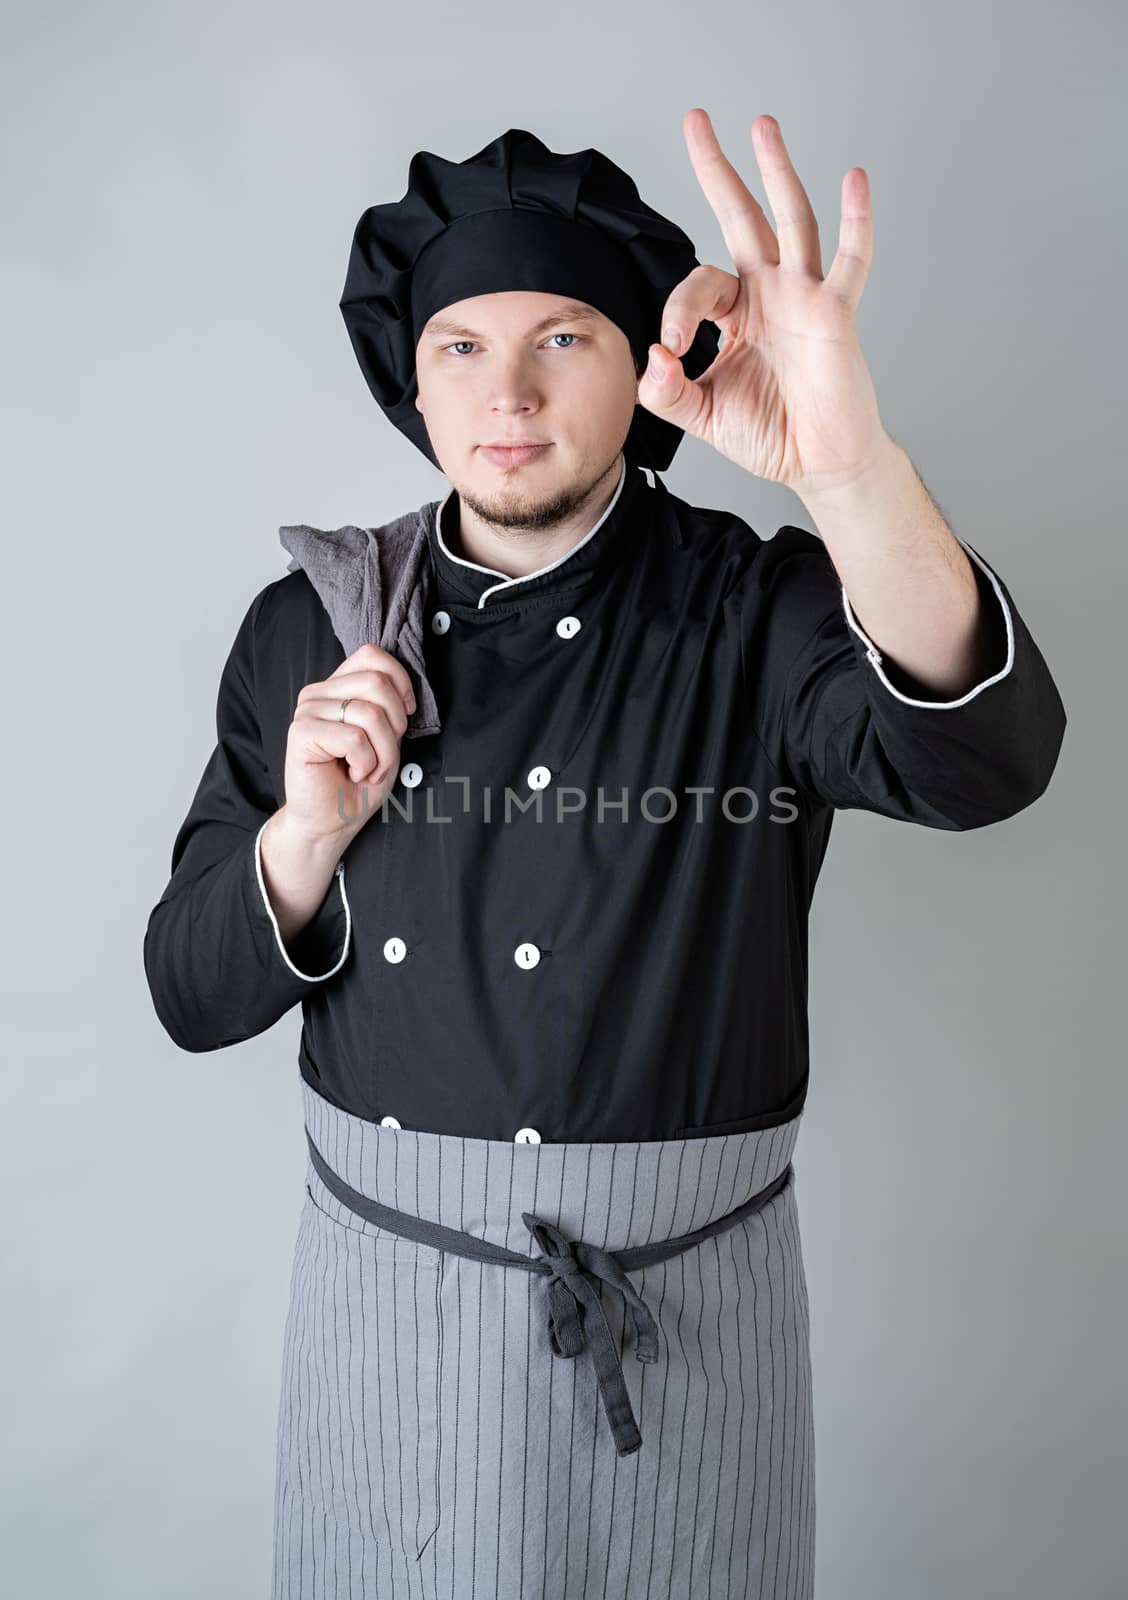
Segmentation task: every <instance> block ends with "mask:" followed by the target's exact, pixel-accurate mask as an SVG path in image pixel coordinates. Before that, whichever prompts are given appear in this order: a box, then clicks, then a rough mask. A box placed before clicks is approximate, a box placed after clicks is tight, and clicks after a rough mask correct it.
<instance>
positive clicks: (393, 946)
mask: <svg viewBox="0 0 1128 1600" xmlns="http://www.w3.org/2000/svg"><path fill="white" fill-rule="evenodd" d="M406 954H407V946H406V945H405V944H404V942H403V940H402V939H388V940H387V941H386V942H385V944H384V960H385V961H402V960H403V958H404V956H405V955H406Z"/></svg>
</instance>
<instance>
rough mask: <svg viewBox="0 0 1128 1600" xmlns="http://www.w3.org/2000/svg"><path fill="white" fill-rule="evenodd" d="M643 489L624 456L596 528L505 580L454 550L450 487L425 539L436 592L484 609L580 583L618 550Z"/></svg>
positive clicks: (455, 508) (638, 471) (640, 506)
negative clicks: (551, 557)
mask: <svg viewBox="0 0 1128 1600" xmlns="http://www.w3.org/2000/svg"><path fill="white" fill-rule="evenodd" d="M648 492H649V485H648V484H647V482H646V478H645V475H644V473H643V470H642V468H641V467H636V466H633V465H631V464H630V463H629V462H628V461H627V459H626V457H625V456H624V457H623V458H622V469H621V471H620V474H619V482H618V486H617V488H616V489H615V492H614V494H613V495H612V496H611V501H610V504H609V505H608V506H607V509H606V510H605V511H604V513H603V515H602V516H601V517H600V518H599V521H598V522H597V523H596V524H595V526H594V527H593V528H592V529H591V530H590V531H589V532H588V533H586V534H585V535H584V537H583V538H582V539H581V540H580V541H579V543H578V544H575V545H573V546H572V548H571V550H569V551H568V552H567V553H566V554H565V555H563V556H560V557H558V559H557V560H555V561H552V562H550V563H549V564H548V565H547V566H544V567H538V568H537V570H536V571H535V572H530V573H527V574H525V575H524V576H523V577H516V578H510V577H507V576H506V575H505V573H503V572H496V571H494V569H493V568H490V567H483V566H479V565H478V564H477V563H476V562H473V561H468V560H466V559H465V558H464V557H462V556H458V555H455V554H454V547H455V546H457V543H458V523H459V516H458V514H459V502H458V491H457V490H456V489H454V488H453V487H452V488H451V489H450V491H449V492H448V494H447V495H446V497H445V498H444V499H443V500H441V501H438V502H436V507H435V514H434V516H433V517H431V518H429V519H428V528H427V538H428V542H429V544H430V548H431V560H432V565H433V569H434V573H435V578H436V583H437V586H438V594H439V596H440V598H444V599H446V600H448V601H450V602H452V603H455V604H462V605H471V606H476V607H477V608H478V609H479V610H485V609H486V608H487V607H493V606H498V605H509V604H513V603H518V602H520V601H522V600H525V599H535V598H539V597H541V596H547V595H554V594H563V593H565V592H566V591H568V590H569V589H574V588H577V587H580V586H581V585H583V584H585V583H587V582H590V581H591V579H592V578H593V577H594V575H595V574H596V573H598V572H602V571H604V570H605V569H606V568H607V567H608V566H609V565H610V564H611V563H612V562H613V561H615V560H617V559H618V558H619V557H620V556H621V555H622V554H623V552H624V550H625V548H626V547H627V545H628V543H630V541H631V534H632V532H633V531H635V528H636V525H637V523H638V522H639V520H640V518H639V513H640V512H642V511H643V510H644V509H645V508H646V506H647V501H646V499H645V496H646V495H647V494H648Z"/></svg>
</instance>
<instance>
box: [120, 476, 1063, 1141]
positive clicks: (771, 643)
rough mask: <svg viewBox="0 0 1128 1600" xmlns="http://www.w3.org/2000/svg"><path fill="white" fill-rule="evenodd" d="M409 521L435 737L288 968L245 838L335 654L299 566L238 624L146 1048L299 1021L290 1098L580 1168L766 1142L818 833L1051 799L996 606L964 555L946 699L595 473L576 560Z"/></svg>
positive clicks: (797, 1087)
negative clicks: (713, 1142)
mask: <svg viewBox="0 0 1128 1600" xmlns="http://www.w3.org/2000/svg"><path fill="white" fill-rule="evenodd" d="M434 505H435V506H436V507H437V508H438V525H437V526H436V518H435V516H432V518H431V527H430V531H429V535H428V537H429V541H430V548H431V557H432V561H433V572H434V579H435V581H434V585H433V587H432V590H431V594H430V597H429V601H428V605H427V608H426V615H425V619H424V621H425V637H426V646H425V650H426V656H425V659H426V666H427V676H428V679H429V680H430V682H431V684H432V686H433V688H434V690H435V694H436V698H437V702H438V706H439V712H440V717H441V720H442V728H441V731H440V732H439V733H437V734H434V735H431V736H427V737H419V738H411V739H407V738H405V739H404V740H403V741H402V743H401V748H400V758H401V769H400V774H399V777H398V778H397V780H396V783H395V785H394V788H393V796H394V799H392V798H389V799H388V800H387V801H386V802H385V803H384V805H383V807H382V808H381V809H380V810H379V811H377V812H376V814H375V815H373V816H372V817H371V818H370V819H369V821H368V822H367V823H366V825H365V826H364V828H363V829H362V830H361V831H360V832H359V833H358V834H357V835H356V837H355V838H354V839H353V841H352V843H351V844H350V845H349V847H348V849H347V850H346V852H345V854H344V856H343V857H342V859H341V861H340V863H339V864H338V867H337V871H336V875H335V877H334V878H333V880H332V881H331V883H330V887H329V889H328V891H327V893H326V896H325V899H324V901H323V902H322V905H321V907H320V908H319V909H318V911H317V912H316V913H315V915H314V917H313V918H312V920H311V921H310V922H309V923H308V924H307V925H306V926H305V927H304V928H303V929H302V930H301V931H300V933H299V934H298V935H297V936H296V937H295V938H294V939H293V940H292V941H291V942H290V944H289V945H288V946H284V945H283V944H282V942H281V940H280V938H279V936H278V930H277V924H276V922H275V919H274V914H273V911H272V909H271V908H270V905H269V902H268V900H267V897H266V894H265V889H264V887H263V883H262V878H261V861H260V858H259V855H258V836H259V834H260V832H261V830H262V828H263V826H264V824H265V822H266V820H267V819H268V818H269V817H270V815H271V814H272V813H273V812H274V811H275V810H276V809H277V807H278V806H279V805H281V804H282V802H283V800H284V786H283V767H284V760H285V750H286V740H287V732H288V728H289V725H290V722H291V719H292V716H293V712H294V707H295V703H296V700H297V696H298V693H299V691H300V690H301V688H302V687H303V686H304V685H305V684H307V683H310V682H312V681H314V680H321V679H325V678H327V677H328V676H329V675H330V673H332V672H333V671H334V670H335V668H336V667H337V666H339V665H340V663H341V662H342V660H343V659H344V656H345V651H344V648H343V646H342V645H341V644H340V643H339V641H338V640H337V638H336V637H335V635H334V633H333V630H332V628H331V626H330V621H329V617H328V614H327V613H326V611H325V609H324V607H323V606H322V604H321V601H320V599H319V598H318V595H317V593H316V591H315V590H314V588H313V586H312V584H311V582H310V580H309V579H308V578H307V577H306V575H305V573H304V572H302V571H301V570H297V571H294V572H290V573H287V575H286V576H284V577H282V578H279V579H277V580H276V581H274V582H272V583H269V584H267V585H266V587H265V588H264V589H262V590H261V591H260V593H259V594H257V595H256V596H255V598H254V600H253V602H252V603H251V605H250V607H249V609H248V611H247V613H246V615H245V617H244V619H243V622H242V624H241V625H240V627H239V630H238V633H237V635H236V637H235V641H234V644H233V646H232V649H231V651H230V654H229V656H228V658H227V662H226V665H225V667H224V670H223V674H222V679H221V682H220V686H219V695H218V703H217V708H216V722H217V737H218V743H217V744H216V747H215V749H214V751H213V753H212V755H211V758H210V760H209V761H208V763H207V766H206V768H205V770H204V773H203V776H202V778H201V781H200V784H199V787H198V789H197V791H196V795H195V798H194V800H193V802H192V805H191V808H190V810H189V811H188V814H187V816H186V817H185V819H184V821H183V823H182V824H181V826H180V829H179V831H178V833H177V835H176V839H175V842H174V844H173V850H172V874H171V878H170V881H169V883H168V886H167V887H166V889H165V891H164V893H163V895H162V896H161V899H160V901H159V902H158V904H157V905H156V906H155V907H154V909H153V911H152V913H151V915H150V918H149V922H148V926H147V929H146V933H145V942H144V960H145V969H146V974H147V978H148V982H149V986H150V991H151V994H152V997H153V1002H154V1005H155V1009H156V1012H157V1015H158V1017H159V1019H160V1021H161V1023H162V1024H163V1026H164V1027H165V1029H166V1030H167V1032H168V1033H169V1035H170V1036H171V1037H172V1039H173V1040H174V1041H175V1042H176V1043H177V1044H178V1045H179V1046H181V1048H183V1049H185V1050H191V1051H208V1050H215V1049H219V1048H222V1047H224V1046H226V1045H232V1044H237V1043H239V1042H240V1041H241V1040H243V1039H248V1038H251V1037H252V1036H254V1035H255V1034H259V1033H261V1032H263V1030H264V1029H267V1028H269V1027H270V1026H271V1025H272V1024H273V1023H274V1022H276V1021H277V1020H278V1018H279V1017H281V1016H282V1015H283V1014H284V1013H285V1012H287V1011H288V1010H289V1009H290V1008H291V1007H292V1006H293V1005H295V1004H296V1003H298V1002H300V1003H301V1006H302V1016H303V1027H302V1033H301V1044H300V1050H299V1065H300V1070H301V1072H302V1074H303V1075H304V1076H305V1077H306V1078H307V1079H308V1081H309V1082H310V1083H311V1084H312V1085H313V1086H314V1087H315V1088H316V1089H317V1090H318V1091H319V1093H321V1094H322V1095H324V1096H326V1097H327V1098H328V1099H329V1100H331V1101H332V1102H333V1103H334V1104H336V1105H338V1106H341V1107H343V1108H344V1109H346V1110H347V1111H350V1112H352V1113H353V1114H355V1115H356V1116H359V1117H364V1118H370V1119H373V1120H376V1121H384V1120H385V1119H389V1123H388V1125H390V1126H395V1125H397V1124H398V1125H399V1126H401V1127H404V1128H412V1129H417V1130H424V1131H431V1132H440V1133H450V1134H460V1135H464V1136H468V1137H472V1138H483V1139H505V1140H511V1139H514V1138H521V1139H528V1140H531V1141H535V1140H537V1139H542V1140H550V1141H560V1140H579V1141H605V1140H647V1139H669V1138H675V1137H693V1136H701V1135H706V1134H712V1133H724V1132H730V1131H731V1132H735V1131H742V1130H744V1129H750V1128H762V1127H768V1126H774V1125H775V1124H777V1123H780V1122H782V1121H785V1120H787V1119H789V1118H790V1117H792V1116H794V1115H795V1114H796V1113H797V1112H798V1111H799V1110H800V1109H801V1107H802V1105H803V1103H804V1100H805V1097H806V1092H807V1082H808V1026H807V920H808V912H809V908H810V905H811V899H812V894H813V891H814V886H815V881H816V878H817V876H818V873H819V869H820V867H821V864H822V861H823V857H824V853H825V850H826V847H827V841H828V838H829V834H830V827H831V822H832V819H833V814H834V811H835V809H838V808H840V809H845V810H849V809H861V810H866V811H875V812H879V813H881V814H882V815H884V816H886V817H889V818H892V819H894V820H897V821H903V822H915V823H919V824H923V825H924V826H925V827H931V828H947V829H968V828H977V827H981V826H983V825H984V824H987V823H992V822H998V821H1000V820H1002V819H1003V818H1006V817H1009V816H1012V815H1013V814H1014V813H1015V812H1017V811H1019V810H1021V809H1022V808H1023V807H1025V806H1028V805H1029V804H1030V803H1031V802H1032V801H1034V800H1035V799H1037V797H1038V796H1039V795H1040V794H1041V793H1042V792H1043V790H1044V789H1045V787H1046V784H1047V783H1048V781H1049V778H1050V775H1051V773H1052V771H1053V769H1054V766H1055V763H1056V761H1057V756H1058V751H1059V748H1060V746H1061V742H1062V737H1063V732H1064V729H1065V721H1066V718H1065V711H1064V708H1063V705H1062V701H1061V698H1060V696H1059V694H1058V691H1057V688H1056V686H1055V684H1054V681H1053V679H1052V678H1051V676H1050V673H1049V671H1048V669H1047V666H1046V663H1045V661H1044V659H1043V657H1042V655H1041V653H1040V652H1039V650H1038V647H1037V645H1036V644H1035V643H1034V640H1033V639H1032V637H1031V635H1030V633H1029V631H1028V629H1027V627H1026V625H1025V624H1024V622H1023V620H1022V618H1021V617H1020V616H1019V614H1018V611H1017V609H1016V607H1015V604H1014V601H1013V599H1012V597H1011V595H1010V592H1009V590H1008V589H1007V586H1006V584H1005V583H1004V582H1003V580H1002V579H1001V578H1000V577H999V576H998V574H997V573H995V572H994V571H993V569H992V568H990V567H989V566H988V564H987V563H986V562H985V561H984V560H983V558H982V557H981V556H979V554H978V552H976V551H974V550H973V549H972V547H971V546H970V545H968V544H967V543H966V542H965V541H963V540H961V541H960V542H961V544H962V545H963V548H964V549H965V550H966V551H967V552H968V555H969V559H970V560H971V561H972V565H973V568H974V570H975V575H976V580H977V582H978V584H979V588H980V592H981V594H982V596H983V598H984V601H985V608H986V616H987V618H988V623H989V626H990V628H991V629H992V630H993V646H992V649H993V656H992V659H991V663H990V670H989V672H988V673H987V675H986V676H985V677H984V678H983V679H982V681H981V682H979V683H977V684H976V685H975V686H974V687H973V688H971V689H969V690H968V691H967V692H966V693H965V694H962V695H960V696H958V697H957V698H954V699H950V700H945V699H944V698H943V697H942V696H938V695H934V694H932V693H931V692H929V691H928V690H926V689H924V688H923V687H922V686H921V685H920V684H919V683H917V682H916V681H915V680H914V679H912V678H910V677H909V676H908V675H907V674H906V673H904V672H902V671H901V670H900V669H898V667H897V666H896V664H895V663H894V662H892V661H891V660H889V659H888V658H883V657H882V655H881V654H880V653H879V652H878V651H877V650H876V649H875V648H874V647H873V645H872V642H871V641H870V640H869V638H868V637H867V635H866V634H865V633H864V632H863V630H862V629H861V627H860V625H859V624H858V622H857V619H856V618H855V617H854V614H853V611H852V608H851V606H850V602H849V598H848V596H846V595H845V593H844V590H843V588H842V585H841V583H840V582H839V580H838V577H837V574H836V571H835V568H834V566H833V564H832V562H831V560H830V557H829V555H828V553H827V550H826V547H825V545H824V543H823V541H822V540H821V539H820V538H818V537H817V536H816V535H814V534H813V533H810V532H808V531H806V530H804V529H802V528H798V527H791V526H784V527H783V528H781V529H780V530H779V531H778V532H777V533H776V535H775V536H774V538H771V539H762V538H760V537H759V536H758V535H757V534H756V533H755V532H754V531H753V529H752V528H751V527H750V526H749V525H748V524H747V523H746V522H744V521H742V520H741V518H740V517H738V516H736V515H734V514H733V513H731V512H728V511H718V510H710V509H704V508H700V507H694V506H690V505H688V504H687V503H686V502H685V501H684V500H682V499H680V498H679V497H677V496H675V495H672V494H670V493H669V492H668V491H667V490H665V489H664V487H663V486H662V485H661V483H660V482H658V483H656V484H652V483H651V482H650V481H649V480H648V478H647V477H646V475H645V473H644V472H643V471H642V470H641V469H639V468H636V467H634V466H630V465H624V468H623V472H622V476H621V478H620V482H619V488H618V489H617V491H616V494H615V498H614V499H613V501H612V503H611V504H610V505H609V507H608V509H607V511H606V513H605V514H604V516H603V517H602V518H601V519H600V520H599V522H598V523H597V524H596V525H595V527H594V528H593V529H592V530H591V532H590V533H589V534H588V535H587V537H586V538H584V539H582V540H581V541H580V542H579V543H578V544H577V545H576V546H575V547H574V548H573V549H572V550H571V551H570V552H569V553H568V554H567V555H565V556H564V557H562V558H561V559H559V560H557V561H554V562H552V563H551V564H550V565H548V566H546V567H543V568H541V569H540V570H539V571H537V572H534V573H532V574H530V575H529V576H527V577H521V578H506V577H505V575H504V574H501V573H498V572H494V571H491V570H489V569H486V568H483V567H481V566H478V565H476V564H475V563H473V562H470V561H467V560H465V559H462V558H461V557H460V556H459V555H458V554H457V552H458V551H459V550H460V548H461V546H460V543H459V537H458V496H457V492H456V491H455V490H454V489H451V490H450V492H449V493H448V494H447V496H446V498H445V500H443V501H442V502H441V503H440V502H435V503H434ZM507 807H508V810H507Z"/></svg>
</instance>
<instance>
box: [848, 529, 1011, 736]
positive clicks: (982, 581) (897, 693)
mask: <svg viewBox="0 0 1128 1600" xmlns="http://www.w3.org/2000/svg"><path fill="white" fill-rule="evenodd" d="M953 537H954V538H956V539H958V540H959V543H960V545H961V547H962V548H963V549H964V550H965V551H966V552H967V555H968V556H969V557H970V559H971V561H972V564H973V570H975V573H976V580H977V582H978V585H979V592H980V594H981V595H982V596H983V597H984V598H985V600H986V601H987V604H988V605H989V606H990V608H991V611H990V615H989V617H988V626H989V628H990V630H991V634H992V638H993V639H1000V638H1001V637H1002V633H1003V630H1004V628H1005V632H1006V660H1005V661H1004V662H1003V665H1002V666H1001V667H999V668H998V669H997V670H996V671H994V672H991V673H990V674H989V675H988V676H987V677H985V678H983V679H982V680H981V681H980V682H979V683H977V684H975V685H973V687H972V688H970V689H968V690H967V692H966V693H965V694H961V695H960V696H958V698H957V699H955V700H940V699H937V698H932V699H917V698H915V697H914V696H912V695H909V694H906V693H904V691H903V690H901V689H899V688H898V687H897V685H896V684H895V683H892V682H891V681H890V679H889V676H888V673H887V672H886V669H885V666H884V664H883V657H882V654H881V652H880V650H878V649H877V647H876V646H875V645H874V642H873V640H872V639H871V638H870V637H869V635H868V634H867V633H866V631H865V629H864V628H862V626H861V625H860V623H859V622H858V619H857V617H855V615H854V608H853V607H852V606H851V604H850V597H849V595H848V594H847V593H846V589H845V585H840V588H841V590H842V609H843V611H844V612H845V613H846V621H847V623H848V624H849V626H850V628H851V630H852V632H853V634H854V636H855V637H856V638H857V639H858V640H860V641H861V644H862V645H863V646H864V649H865V658H866V660H867V661H868V662H869V664H870V666H871V667H872V668H873V670H874V672H875V674H876V675H877V678H878V681H879V682H880V683H882V684H883V685H884V686H885V688H886V689H887V690H888V691H889V693H890V694H891V695H893V696H894V698H895V699H897V700H900V701H901V702H902V704H904V705H907V706H922V707H923V708H924V709H925V710H926V711H954V710H956V709H957V707H959V706H966V705H967V703H968V701H969V700H974V699H975V697H976V695H978V694H982V693H983V690H984V689H989V688H990V686H991V685H992V684H993V683H999V682H1001V681H1002V679H1003V678H1005V677H1006V676H1007V675H1008V673H1009V672H1010V671H1011V669H1012V668H1013V666H1014V618H1013V617H1012V615H1011V609H1010V606H1009V605H1008V604H1007V597H1006V595H1005V594H1004V593H1003V591H1002V588H1001V587H1000V585H999V580H998V578H997V577H996V576H995V574H994V572H993V571H992V570H991V568H990V567H989V566H988V565H987V563H986V561H984V559H983V557H982V556H980V555H978V554H977V553H976V551H974V550H973V549H972V547H971V546H970V545H969V544H968V543H967V542H966V540H964V539H960V537H959V535H958V534H954V535H953ZM980 574H985V575H986V577H983V576H981V575H980ZM987 579H989V580H990V587H989V588H988V584H987ZM891 670H897V671H900V669H892V667H891ZM900 675H901V677H902V678H903V679H905V680H909V674H908V673H906V672H901V674H900ZM918 687H919V685H918Z"/></svg>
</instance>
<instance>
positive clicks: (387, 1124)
mask: <svg viewBox="0 0 1128 1600" xmlns="http://www.w3.org/2000/svg"><path fill="white" fill-rule="evenodd" d="M380 1126H381V1127H382V1128H398V1127H400V1123H398V1122H397V1121H396V1119H395V1117H384V1118H383V1119H382V1120H381V1123H380Z"/></svg>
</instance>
